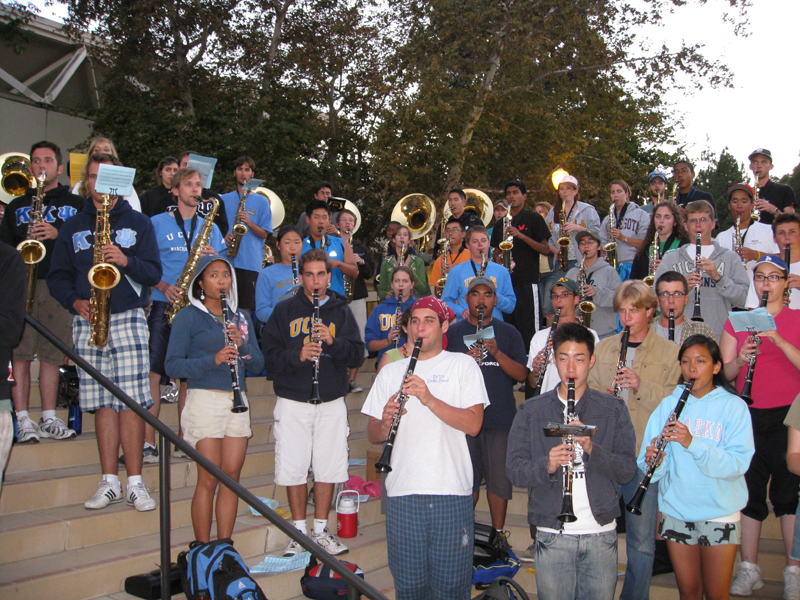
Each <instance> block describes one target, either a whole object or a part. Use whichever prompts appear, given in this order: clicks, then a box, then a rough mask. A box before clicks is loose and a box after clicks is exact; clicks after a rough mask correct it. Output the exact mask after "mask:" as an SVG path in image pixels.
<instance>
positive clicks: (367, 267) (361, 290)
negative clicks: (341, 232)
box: [353, 241, 375, 300]
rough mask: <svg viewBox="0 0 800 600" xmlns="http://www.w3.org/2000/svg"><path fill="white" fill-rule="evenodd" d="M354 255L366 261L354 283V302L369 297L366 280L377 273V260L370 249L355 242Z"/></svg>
mask: <svg viewBox="0 0 800 600" xmlns="http://www.w3.org/2000/svg"><path fill="white" fill-rule="evenodd" d="M353 254H358V255H359V256H360V257H361V258H362V259H364V262H363V263H362V264H360V265H358V278H356V280H355V281H354V282H353V300H360V299H361V298H366V297H367V295H368V291H367V284H366V282H365V281H364V280H365V279H369V278H370V277H372V275H373V274H374V273H375V259H374V258H373V256H372V252H370V250H369V248H367V247H366V246H365V245H364V244H359V243H358V242H355V241H354V242H353Z"/></svg>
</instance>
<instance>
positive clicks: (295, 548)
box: [283, 540, 305, 556]
mask: <svg viewBox="0 0 800 600" xmlns="http://www.w3.org/2000/svg"><path fill="white" fill-rule="evenodd" d="M301 552H305V548H303V547H302V546H301V545H300V544H298V543H297V542H296V541H295V540H289V545H288V546H286V550H284V551H283V555H284V556H294V555H295V554H300V553H301Z"/></svg>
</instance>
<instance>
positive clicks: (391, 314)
mask: <svg viewBox="0 0 800 600" xmlns="http://www.w3.org/2000/svg"><path fill="white" fill-rule="evenodd" d="M392 292H393V295H392V296H391V297H389V298H387V299H386V300H384V301H383V302H381V303H380V304H378V306H376V307H375V308H374V309H373V310H372V312H371V313H370V315H369V319H368V320H367V327H366V330H365V331H364V343H365V344H366V345H367V349H368V350H369V351H370V352H377V353H378V356H377V357H376V358H375V361H376V363H375V364H378V363H379V362H381V358H383V355H384V354H385V353H386V351H387V350H388V349H389V348H394V347H395V340H396V339H398V338H399V341H398V342H397V347H402V346H403V345H404V344H405V343H406V339H405V336H404V335H403V331H402V330H401V329H400V323H399V322H397V321H396V317H397V303H398V300H399V298H400V293H401V292H402V293H403V304H402V306H401V307H400V314H401V315H402V314H403V313H404V312H405V311H406V309H408V308H409V307H410V306H411V305H412V304H414V302H415V301H416V299H417V298H416V296H414V272H413V271H412V270H411V269H410V268H408V267H406V266H405V265H401V266H399V267H397V268H396V269H395V270H394V272H393V273H392Z"/></svg>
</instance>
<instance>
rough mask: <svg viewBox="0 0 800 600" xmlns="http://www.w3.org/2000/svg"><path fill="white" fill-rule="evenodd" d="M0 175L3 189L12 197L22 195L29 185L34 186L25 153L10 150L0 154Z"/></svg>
mask: <svg viewBox="0 0 800 600" xmlns="http://www.w3.org/2000/svg"><path fill="white" fill-rule="evenodd" d="M0 176H2V182H1V183H0V185H2V188H3V191H4V192H6V193H7V194H9V195H11V196H12V197H14V198H16V197H17V196H22V195H23V194H24V193H25V192H26V190H27V189H28V188H29V187H34V186H36V179H34V177H33V172H32V171H31V161H30V157H29V156H28V155H27V154H22V153H18V152H10V153H8V154H3V155H2V156H0Z"/></svg>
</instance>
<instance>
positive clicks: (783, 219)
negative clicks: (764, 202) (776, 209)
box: [745, 212, 800, 310]
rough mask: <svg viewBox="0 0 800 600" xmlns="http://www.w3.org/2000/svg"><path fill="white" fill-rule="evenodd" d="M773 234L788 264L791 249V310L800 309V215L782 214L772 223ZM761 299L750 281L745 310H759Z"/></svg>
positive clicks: (781, 255)
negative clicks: (787, 252)
mask: <svg viewBox="0 0 800 600" xmlns="http://www.w3.org/2000/svg"><path fill="white" fill-rule="evenodd" d="M772 234H773V236H774V238H775V243H776V244H777V245H778V248H779V249H780V250H779V252H780V254H779V255H778V256H779V257H780V258H782V259H783V260H784V262H786V249H787V247H788V249H789V262H790V263H791V264H790V265H789V292H788V294H789V308H793V309H794V310H798V309H800V215H798V214H797V213H793V212H792V213H789V212H785V213H781V214H779V215H778V216H777V217H775V220H774V221H773V223H772ZM759 303H760V302H759V297H758V294H756V289H755V287H754V286H753V281H752V279H751V280H750V289H749V290H748V292H747V303H746V304H745V308H757V307H758V305H759Z"/></svg>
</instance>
